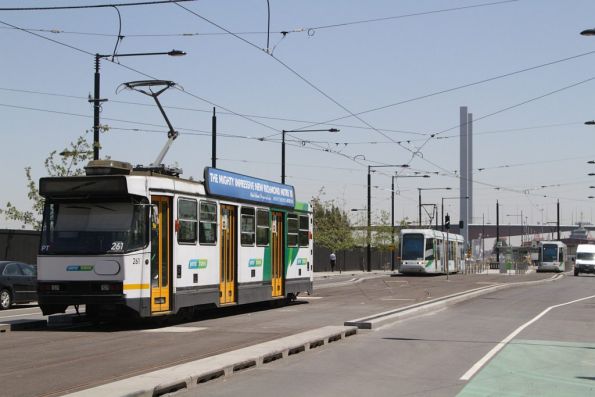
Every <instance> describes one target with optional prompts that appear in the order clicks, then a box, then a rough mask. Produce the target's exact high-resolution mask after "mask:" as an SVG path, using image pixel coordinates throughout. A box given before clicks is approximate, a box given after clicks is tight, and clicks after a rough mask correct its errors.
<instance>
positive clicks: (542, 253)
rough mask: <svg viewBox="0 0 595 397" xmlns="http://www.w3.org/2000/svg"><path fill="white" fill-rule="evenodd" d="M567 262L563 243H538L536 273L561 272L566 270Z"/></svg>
mask: <svg viewBox="0 0 595 397" xmlns="http://www.w3.org/2000/svg"><path fill="white" fill-rule="evenodd" d="M567 260H568V259H567V248H566V244H564V243H563V242H561V241H541V242H540V243H539V261H538V263H537V271H538V272H545V271H553V272H563V271H565V269H566V261H567Z"/></svg>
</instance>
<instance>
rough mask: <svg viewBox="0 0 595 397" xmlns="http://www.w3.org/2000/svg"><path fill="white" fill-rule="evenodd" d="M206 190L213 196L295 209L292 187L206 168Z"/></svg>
mask: <svg viewBox="0 0 595 397" xmlns="http://www.w3.org/2000/svg"><path fill="white" fill-rule="evenodd" d="M205 188H206V189H207V193H208V194H210V195H213V196H220V197H229V198H234V199H238V200H245V201H251V202H255V203H262V204H268V205H277V206H280V207H288V208H294V207H295V190H294V188H293V186H291V185H283V184H281V183H277V182H273V181H267V180H266V179H259V178H253V177H250V176H246V175H241V174H236V173H233V172H229V171H224V170H220V169H217V168H212V167H205Z"/></svg>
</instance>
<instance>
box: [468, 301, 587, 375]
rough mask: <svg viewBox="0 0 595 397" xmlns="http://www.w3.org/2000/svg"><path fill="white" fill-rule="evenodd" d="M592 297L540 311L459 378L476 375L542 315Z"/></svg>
mask: <svg viewBox="0 0 595 397" xmlns="http://www.w3.org/2000/svg"><path fill="white" fill-rule="evenodd" d="M592 298H595V295H591V296H587V297H586V298H580V299H575V300H573V301H570V302H566V303H561V304H559V305H554V306H550V307H548V308H547V309H545V310H544V311H542V312H541V313H539V314H538V315H537V316H535V317H534V318H533V319H532V320H530V321H528V322H526V323H525V324H523V325H521V326H520V327H518V328H517V329H515V330H514V331H513V332H512V333H511V334H510V335H508V336H507V337H506V338H504V339H502V341H501V342H499V343H498V344H497V345H496V346H494V347H493V348H492V350H490V351H489V352H488V353H487V354H486V355H485V356H483V357H482V358H481V360H479V361H478V362H476V363H475V364H474V365H473V366H472V367H471V368H469V370H468V371H467V372H465V374H464V375H463V376H461V377H460V378H459V379H460V380H469V379H471V378H472V377H473V375H475V373H477V371H479V370H480V369H481V367H483V366H484V365H485V364H486V363H487V362H488V361H489V360H490V359H492V357H494V356H495V355H496V354H497V353H498V352H499V351H500V350H502V348H503V347H504V346H506V345H507V344H508V342H510V341H511V340H512V339H513V338H514V337H515V336H517V335H518V334H520V333H521V332H522V331H523V330H524V329H525V328H527V327H528V326H530V325H531V324H533V323H534V322H536V321H537V320H539V319H540V318H541V317H543V316H545V315H546V314H547V313H548V312H549V311H550V310H552V309H556V308H558V307H562V306H566V305H571V304H573V303H577V302H581V301H584V300H587V299H592Z"/></svg>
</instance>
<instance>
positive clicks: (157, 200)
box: [151, 196, 171, 313]
mask: <svg viewBox="0 0 595 397" xmlns="http://www.w3.org/2000/svg"><path fill="white" fill-rule="evenodd" d="M151 203H152V204H153V215H152V219H151V312H152V313H158V312H165V311H169V310H170V308H171V306H170V296H169V280H170V274H171V273H170V243H169V242H170V236H171V222H170V209H171V204H170V198H169V197H165V196H152V197H151Z"/></svg>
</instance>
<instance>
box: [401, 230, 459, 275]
mask: <svg viewBox="0 0 595 397" xmlns="http://www.w3.org/2000/svg"><path fill="white" fill-rule="evenodd" d="M464 268H465V240H464V238H463V236H461V235H459V234H453V233H444V232H440V231H437V230H430V229H403V230H401V267H400V272H401V273H447V272H448V273H456V272H460V271H462V270H464Z"/></svg>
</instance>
